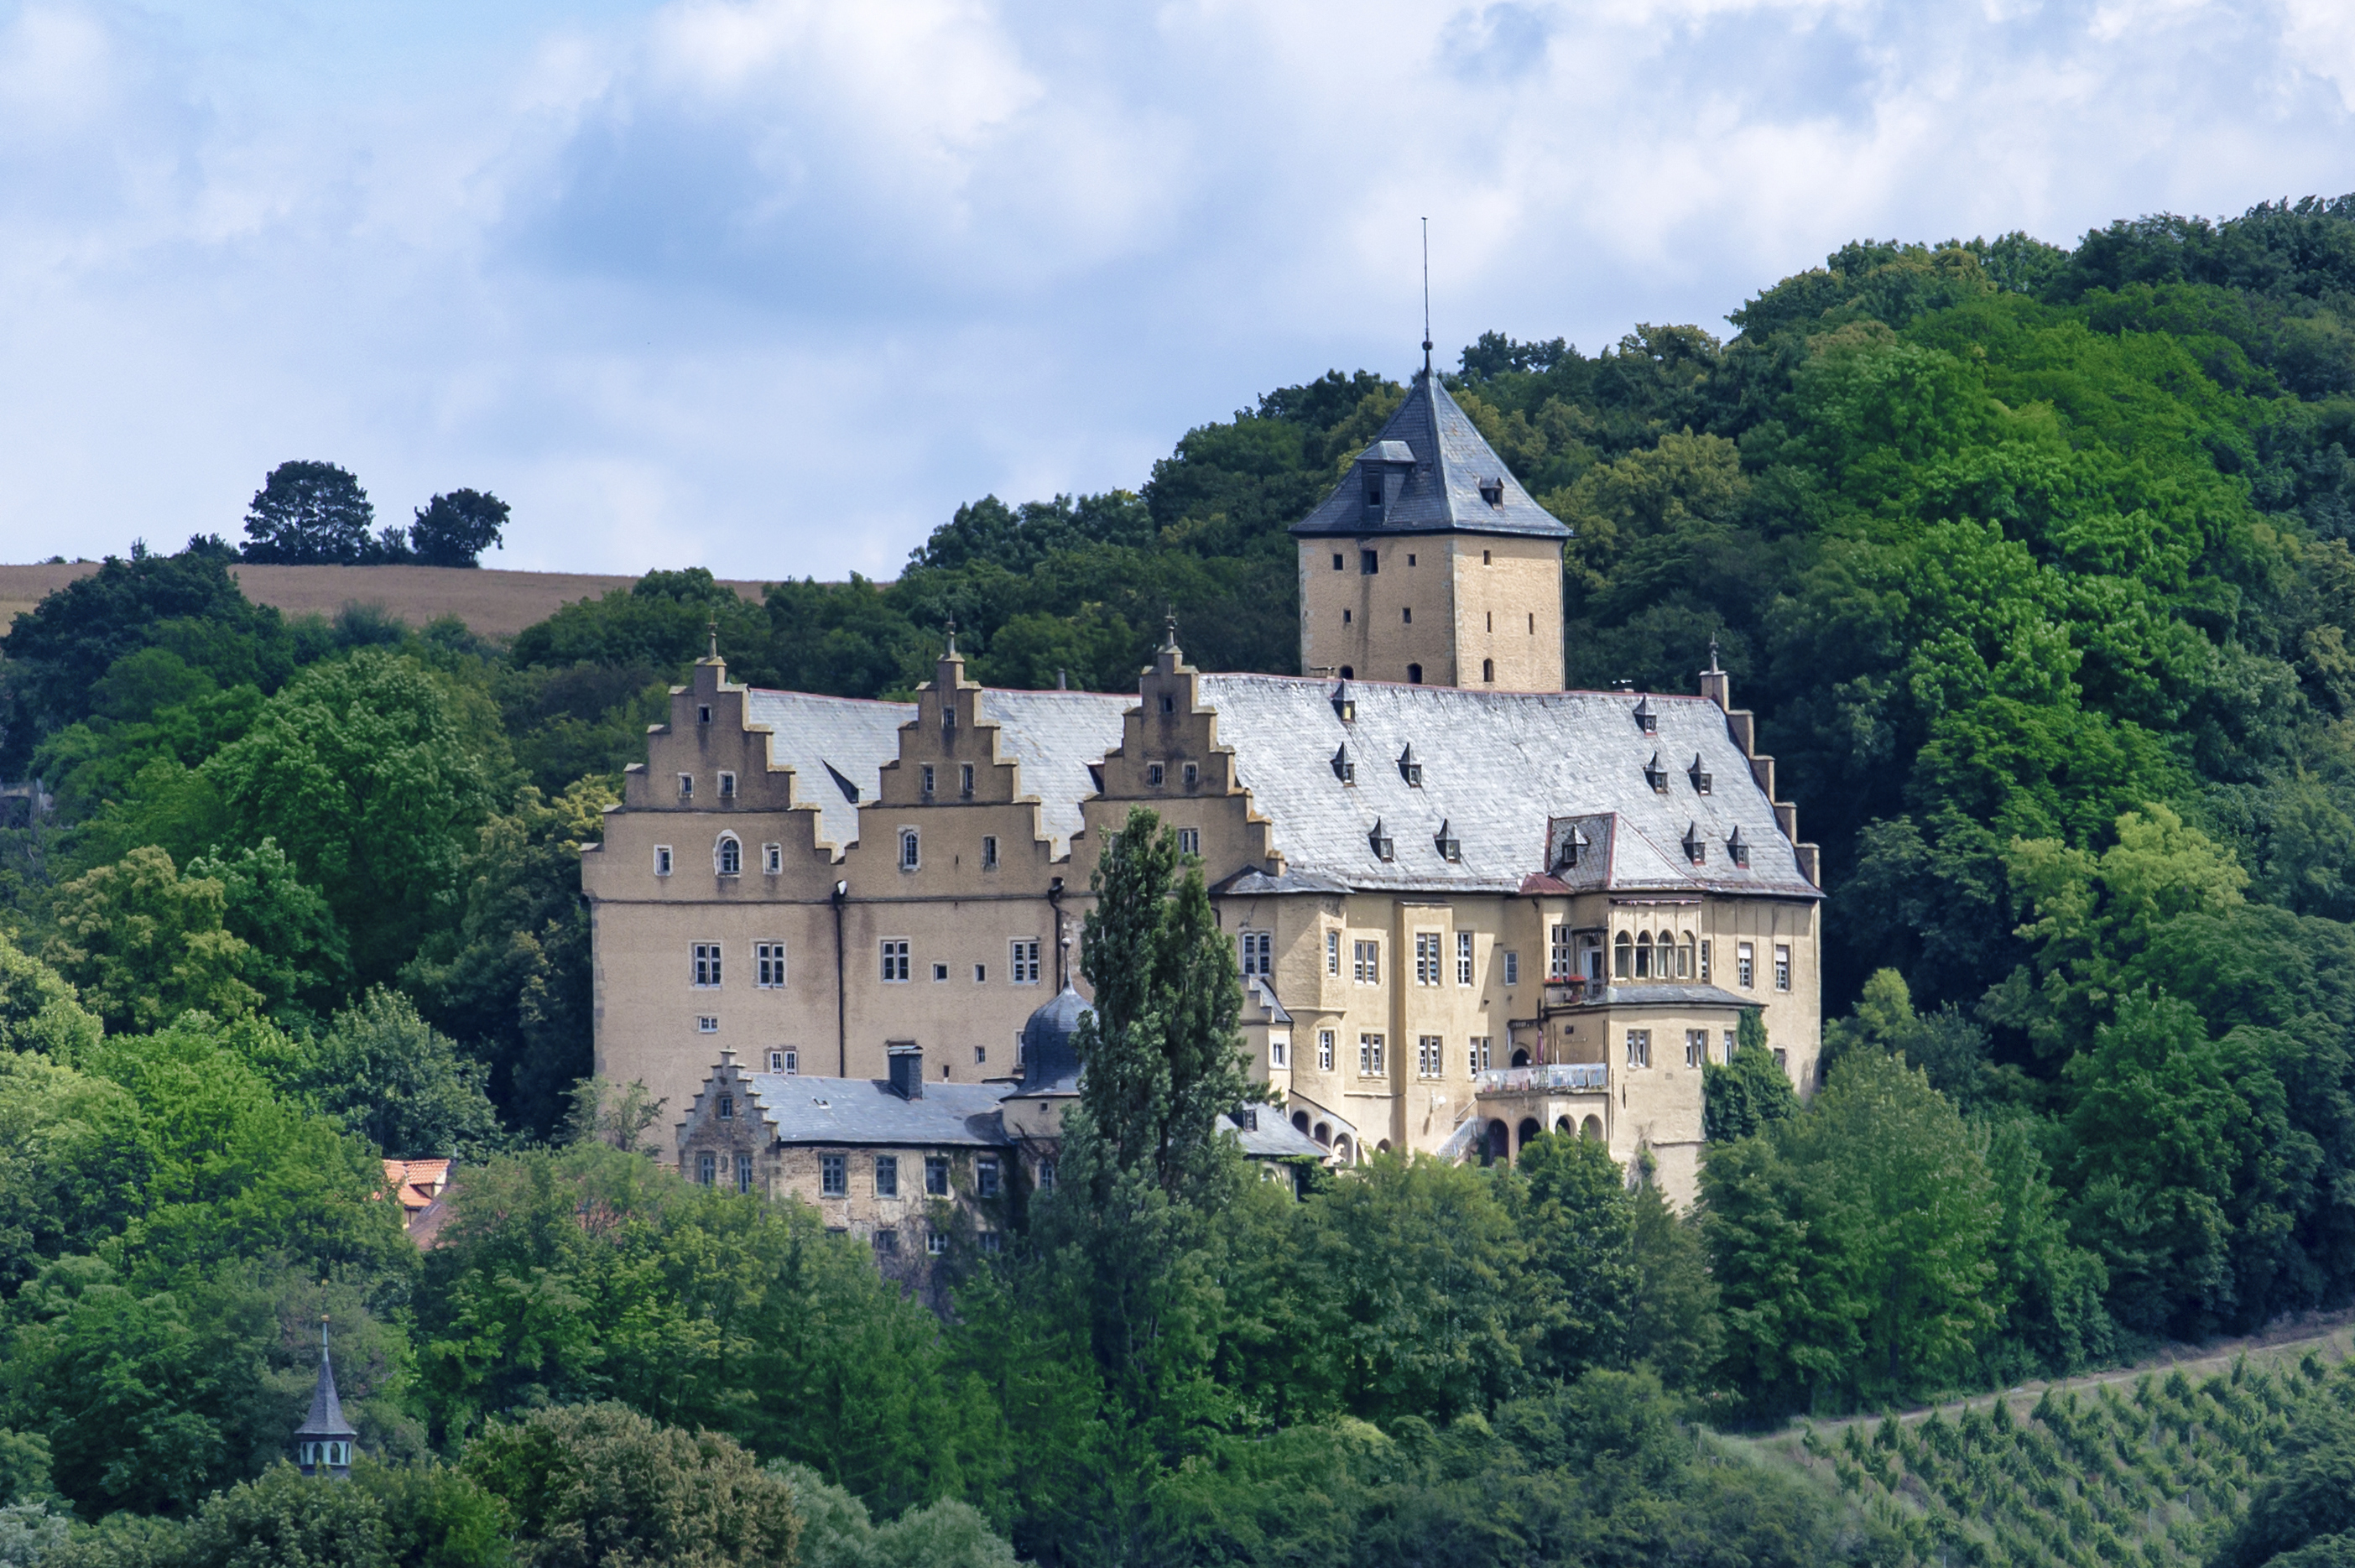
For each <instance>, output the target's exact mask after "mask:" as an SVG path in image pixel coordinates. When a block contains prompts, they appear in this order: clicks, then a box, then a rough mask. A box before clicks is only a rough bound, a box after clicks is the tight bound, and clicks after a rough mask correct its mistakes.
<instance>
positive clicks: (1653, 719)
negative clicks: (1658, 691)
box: [1636, 691, 1660, 735]
mask: <svg viewBox="0 0 2355 1568" xmlns="http://www.w3.org/2000/svg"><path fill="white" fill-rule="evenodd" d="M1636 728H1637V729H1639V730H1641V731H1644V733H1645V734H1646V735H1657V734H1658V733H1659V732H1660V716H1659V715H1658V714H1657V713H1656V712H1654V711H1653V709H1652V694H1651V693H1650V692H1648V691H1647V692H1646V693H1645V694H1644V695H1643V697H1642V698H1640V699H1637V701H1636Z"/></svg>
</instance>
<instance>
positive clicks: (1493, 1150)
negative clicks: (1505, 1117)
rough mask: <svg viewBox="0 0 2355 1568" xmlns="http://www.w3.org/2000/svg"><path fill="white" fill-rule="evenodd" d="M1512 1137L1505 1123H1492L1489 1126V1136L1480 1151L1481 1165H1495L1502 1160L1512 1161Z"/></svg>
mask: <svg viewBox="0 0 2355 1568" xmlns="http://www.w3.org/2000/svg"><path fill="white" fill-rule="evenodd" d="M1512 1136H1513V1135H1512V1133H1511V1131H1510V1130H1509V1129H1508V1128H1507V1127H1506V1125H1505V1124H1504V1123H1502V1122H1490V1123H1489V1124H1488V1136H1487V1140H1486V1142H1485V1144H1484V1145H1483V1147H1482V1148H1481V1151H1480V1163H1481V1164H1482V1165H1494V1164H1495V1163H1496V1162H1497V1161H1498V1160H1500V1159H1510V1158H1511V1157H1512V1154H1513V1147H1512V1144H1511V1142H1510V1141H1509V1140H1510V1139H1511V1137H1512Z"/></svg>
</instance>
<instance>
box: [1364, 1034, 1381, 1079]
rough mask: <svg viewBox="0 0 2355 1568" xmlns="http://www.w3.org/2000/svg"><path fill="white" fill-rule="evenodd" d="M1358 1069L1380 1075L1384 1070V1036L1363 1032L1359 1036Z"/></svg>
mask: <svg viewBox="0 0 2355 1568" xmlns="http://www.w3.org/2000/svg"><path fill="white" fill-rule="evenodd" d="M1358 1071H1359V1072H1367V1073H1371V1074H1373V1075H1375V1076H1377V1077H1379V1076H1380V1074H1381V1071H1382V1037H1381V1036H1380V1035H1378V1034H1361V1035H1359V1037H1358Z"/></svg>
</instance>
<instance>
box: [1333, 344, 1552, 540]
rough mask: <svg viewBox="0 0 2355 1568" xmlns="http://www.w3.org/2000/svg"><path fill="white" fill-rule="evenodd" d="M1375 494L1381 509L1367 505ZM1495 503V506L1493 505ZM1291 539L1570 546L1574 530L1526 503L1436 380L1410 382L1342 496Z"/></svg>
mask: <svg viewBox="0 0 2355 1568" xmlns="http://www.w3.org/2000/svg"><path fill="white" fill-rule="evenodd" d="M1377 488H1379V489H1380V492H1381V495H1382V502H1381V504H1380V506H1375V505H1373V504H1372V503H1370V502H1369V501H1368V499H1367V496H1368V492H1369V490H1373V489H1377ZM1491 497H1494V498H1493V499H1492V498H1491ZM1292 531H1293V532H1294V533H1295V534H1297V535H1299V536H1301V537H1303V538H1308V539H1314V538H1318V537H1327V536H1329V537H1333V538H1344V537H1346V538H1349V539H1363V538H1367V537H1369V536H1372V535H1376V534H1435V533H1436V534H1444V533H1467V534H1517V535H1520V536H1522V537H1524V538H1532V539H1568V538H1569V537H1570V529H1568V528H1565V527H1563V526H1562V523H1561V519H1560V518H1558V517H1555V516H1554V515H1553V514H1552V513H1551V512H1549V511H1547V510H1546V509H1545V508H1544V507H1540V506H1539V505H1538V504H1537V502H1536V501H1535V500H1533V499H1531V498H1530V496H1529V492H1528V491H1527V490H1524V489H1522V488H1521V482H1520V481H1519V480H1518V479H1516V478H1514V477H1513V475H1512V472H1511V470H1509V469H1508V468H1507V467H1506V466H1505V460H1504V459H1503V458H1501V457H1498V456H1497V452H1496V449H1495V448H1494V447H1492V446H1490V445H1489V444H1488V443H1487V441H1486V440H1485V439H1484V438H1483V437H1482V436H1481V434H1480V432H1479V431H1478V429H1477V428H1476V427H1475V426H1474V425H1473V423H1472V420H1471V417H1470V416H1469V415H1467V414H1466V413H1465V411H1463V409H1461V408H1460V407H1458V406H1457V405H1456V401H1455V399H1454V398H1452V397H1449V396H1448V395H1447V388H1446V387H1445V386H1444V385H1443V384H1442V383H1441V381H1440V379H1439V377H1438V375H1437V374H1436V373H1434V372H1433V371H1431V370H1428V369H1425V370H1419V371H1417V372H1416V373H1415V378H1414V385H1413V386H1412V387H1411V388H1409V389H1408V390H1407V394H1406V401H1405V402H1403V403H1401V404H1400V405H1399V409H1398V412H1396V413H1394V414H1392V415H1391V419H1390V422H1389V423H1388V424H1386V425H1384V426H1382V428H1381V432H1380V434H1378V435H1377V436H1375V437H1374V440H1373V443H1372V444H1371V445H1369V446H1368V447H1367V448H1366V450H1365V451H1364V452H1362V453H1359V456H1358V460H1357V462H1356V464H1354V465H1353V466H1352V467H1351V468H1350V471H1349V476H1348V478H1347V479H1345V480H1343V481H1342V483H1341V486H1340V488H1339V489H1337V490H1336V491H1334V492H1333V493H1332V494H1331V495H1329V496H1326V497H1325V500H1324V503H1323V504H1322V505H1321V506H1319V507H1317V508H1316V510H1315V511H1313V512H1311V513H1309V514H1308V516H1306V517H1303V518H1302V519H1301V520H1300V521H1298V522H1296V523H1295V524H1293V525H1292Z"/></svg>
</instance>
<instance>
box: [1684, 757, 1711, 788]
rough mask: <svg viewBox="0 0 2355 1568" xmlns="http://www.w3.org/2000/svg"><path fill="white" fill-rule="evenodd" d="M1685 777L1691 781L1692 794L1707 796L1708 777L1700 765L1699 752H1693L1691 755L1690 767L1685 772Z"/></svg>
mask: <svg viewBox="0 0 2355 1568" xmlns="http://www.w3.org/2000/svg"><path fill="white" fill-rule="evenodd" d="M1685 776H1686V777H1687V778H1689V779H1690V780H1692V786H1693V794H1695V795H1707V794H1708V793H1709V779H1710V775H1709V774H1708V773H1706V772H1705V771H1704V770H1703V769H1702V767H1701V765H1700V752H1694V753H1693V760H1692V766H1691V767H1689V768H1687V769H1686V770H1685Z"/></svg>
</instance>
